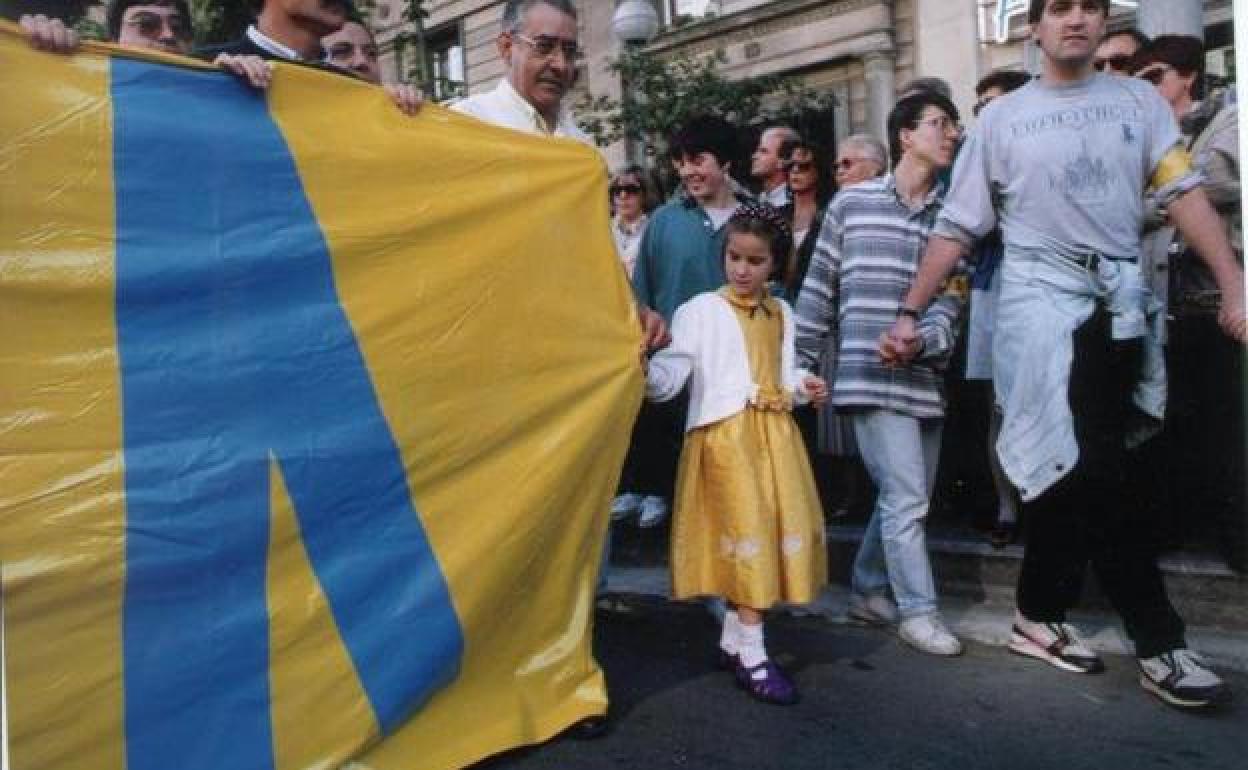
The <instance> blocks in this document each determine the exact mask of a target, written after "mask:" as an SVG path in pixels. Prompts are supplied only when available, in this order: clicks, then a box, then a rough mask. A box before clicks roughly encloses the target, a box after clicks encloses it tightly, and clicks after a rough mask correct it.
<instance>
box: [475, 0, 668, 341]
mask: <svg viewBox="0 0 1248 770" xmlns="http://www.w3.org/2000/svg"><path fill="white" fill-rule="evenodd" d="M497 44H498V53H499V55H500V56H501V57H502V60H503V66H504V68H505V70H506V72H505V74H504V76H503V78H502V80H500V81H499V82H498V85H497V86H495V88H494V90H493V91H487V92H485V93H482V94H475V95H473V96H469V97H467V98H466V99H461V100H459V101H458V102H456V103H455V104H453V105H451V109H453V110H456V111H458V112H462V113H464V114H465V115H471V116H473V117H474V118H477V119H479V120H483V121H485V122H486V123H493V124H494V125H496V126H503V127H505V128H513V129H515V130H517V131H525V132H528V133H531V134H545V135H547V136H560V137H566V138H569V139H575V140H577V141H578V142H584V143H585V144H588V145H591V146H592V145H593V141H592V140H591V139H590V138H589V136H587V135H586V134H585V132H584V131H582V130H581V129H580V128H579V127H578V126H577V125H576V121H575V120H573V118H572V113H571V111H569V110H568V109H567V107H566V106H564V103H563V97H564V96H565V95H567V93H568V90H569V89H571V88H572V84H573V83H574V82H576V59H577V57H578V56H579V55H580V48H579V46H578V44H577V29H576V6H575V5H574V4H573V3H572V0H507V5H506V6H505V7H504V8H503V21H502V30H501V31H500V32H499V34H498V41H497ZM637 312H638V316H639V317H640V320H641V326H642V330H643V333H644V337H645V340H644V345H645V347H646V348H647V349H650V348H655V347H661V346H662V345H664V344H666V341H667V325H666V323H665V322H664V320H663V318H662V317H661V316H659V314H658V313H655V312H654V311H652V310H651V309H650V308H648V307H645V306H644V305H638V307H637Z"/></svg>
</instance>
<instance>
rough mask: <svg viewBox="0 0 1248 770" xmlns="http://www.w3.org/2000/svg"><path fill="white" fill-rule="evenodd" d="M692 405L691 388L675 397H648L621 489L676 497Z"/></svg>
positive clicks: (636, 427) (637, 427) (668, 497)
mask: <svg viewBox="0 0 1248 770" xmlns="http://www.w3.org/2000/svg"><path fill="white" fill-rule="evenodd" d="M688 408H689V395H688V390H686V391H684V392H682V393H681V394H680V395H679V396H677V397H676V398H674V399H672V400H671V401H665V402H663V403H654V402H650V401H647V402H645V403H643V404H642V405H641V411H640V412H639V413H638V414H637V422H635V423H633V436H632V439H631V441H630V442H629V445H628V455H627V456H626V457H625V459H624V470H623V472H622V473H621V474H620V489H619V491H620V492H621V493H624V492H631V493H633V494H638V495H658V496H659V497H662V498H664V499H665V500H668V501H669V502H670V501H671V500H672V494H673V491H674V488H675V486H676V470H677V467H678V465H679V461H680V450H681V447H682V446H683V445H684V437H685V413H686V411H687V410H688Z"/></svg>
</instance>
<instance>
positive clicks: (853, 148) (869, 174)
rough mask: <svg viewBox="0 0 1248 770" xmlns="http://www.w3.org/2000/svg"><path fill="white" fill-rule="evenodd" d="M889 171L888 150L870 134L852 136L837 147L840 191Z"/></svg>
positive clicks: (838, 185)
mask: <svg viewBox="0 0 1248 770" xmlns="http://www.w3.org/2000/svg"><path fill="white" fill-rule="evenodd" d="M887 170H888V150H886V149H884V145H883V143H881V142H880V140H879V139H876V138H875V137H874V136H871V135H870V134H852V135H850V136H847V137H845V138H844V139H842V140H841V143H840V144H839V145H837V147H836V186H837V188H838V189H842V188H845V187H849V186H850V185H852V184H858V183H859V182H865V181H867V180H868V179H874V178H875V177H877V176H879V175H880V174H883V173H884V172H885V171H887Z"/></svg>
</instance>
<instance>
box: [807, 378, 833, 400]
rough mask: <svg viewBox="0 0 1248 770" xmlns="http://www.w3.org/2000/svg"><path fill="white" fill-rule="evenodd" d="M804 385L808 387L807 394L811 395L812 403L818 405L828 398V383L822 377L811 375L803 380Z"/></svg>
mask: <svg viewBox="0 0 1248 770" xmlns="http://www.w3.org/2000/svg"><path fill="white" fill-rule="evenodd" d="M802 387H803V388H805V389H806V395H807V396H810V402H811V403H812V404H814V405H816V406H818V405H819V404H822V403H823V402H824V401H827V400H828V383H826V382H824V380H823V378H822V377H815V376H814V375H809V376H807V377H806V378H805V379H804V380H802Z"/></svg>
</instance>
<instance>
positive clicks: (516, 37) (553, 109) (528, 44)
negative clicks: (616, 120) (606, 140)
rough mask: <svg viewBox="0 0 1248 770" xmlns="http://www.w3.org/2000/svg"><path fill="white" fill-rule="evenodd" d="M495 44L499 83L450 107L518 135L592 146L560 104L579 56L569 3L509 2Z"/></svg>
mask: <svg viewBox="0 0 1248 770" xmlns="http://www.w3.org/2000/svg"><path fill="white" fill-rule="evenodd" d="M497 42H498V52H499V55H500V56H501V57H502V60H503V65H504V67H505V68H506V72H505V74H504V77H503V79H502V80H500V81H498V85H497V86H496V87H495V88H494V90H493V91H487V92H485V93H481V94H476V95H474V96H469V97H468V98H466V99H462V100H460V101H459V102H457V103H455V104H454V105H453V106H452V109H455V110H458V111H459V112H463V113H466V114H468V115H472V116H473V117H474V118H479V119H480V120H484V121H485V122H487V123H493V124H495V125H498V126H505V127H507V128H514V129H516V130H517V131H527V132H529V133H534V134H548V135H550V136H563V137H568V138H570V139H576V140H577V141H580V142H584V143H586V144H592V142H591V140H590V138H589V137H588V136H586V135H585V132H583V131H581V129H580V128H579V127H577V125H576V121H575V120H573V119H572V114H571V112H570V111H569V110H568V109H567V108H566V107H565V106H564V104H563V97H564V95H566V94H567V92H568V91H569V90H570V89H571V88H572V84H573V83H574V82H575V81H576V59H577V57H578V56H579V55H580V49H579V48H578V46H577V37H576V6H575V5H573V4H572V2H571V0H519V1H517V0H509V2H508V3H507V7H506V9H505V10H504V11H503V22H502V31H501V32H500V33H499V36H498V41H497Z"/></svg>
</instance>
